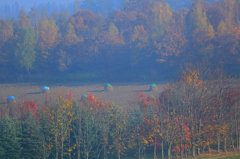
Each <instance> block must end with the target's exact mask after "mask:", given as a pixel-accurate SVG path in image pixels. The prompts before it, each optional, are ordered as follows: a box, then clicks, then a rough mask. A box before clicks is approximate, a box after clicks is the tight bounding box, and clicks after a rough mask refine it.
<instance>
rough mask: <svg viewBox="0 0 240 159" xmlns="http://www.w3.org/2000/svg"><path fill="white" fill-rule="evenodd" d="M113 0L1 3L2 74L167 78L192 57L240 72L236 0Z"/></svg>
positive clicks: (35, 77) (29, 77)
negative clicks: (22, 5) (27, 8)
mask: <svg viewBox="0 0 240 159" xmlns="http://www.w3.org/2000/svg"><path fill="white" fill-rule="evenodd" d="M96 2H99V3H96ZM113 2H115V1H113V0H101V3H100V1H97V0H88V1H83V2H82V1H81V2H80V1H79V0H75V1H74V3H73V4H71V5H70V4H69V5H68V6H71V7H65V8H64V9H63V8H62V9H61V10H60V9H58V8H54V5H53V6H52V7H51V5H44V6H42V7H40V5H39V6H36V7H33V8H31V10H30V11H29V12H26V11H25V10H24V9H23V8H22V9H20V7H19V5H17V3H16V6H15V7H14V6H13V7H12V8H15V10H14V9H10V8H9V9H5V8H6V7H7V5H4V6H1V7H2V9H1V10H2V11H1V13H5V12H4V11H9V12H10V11H11V14H12V16H6V17H5V18H4V19H1V20H0V82H5V81H8V82H10V81H11V80H12V82H20V81H21V82H26V81H38V80H39V81H40V80H54V81H69V80H72V81H74V80H92V79H96V80H109V81H123V80H128V81H129V80H132V81H135V80H155V79H162V80H164V79H165V80H166V79H172V78H174V77H175V76H176V75H177V74H176V72H178V70H179V69H180V68H181V66H182V67H183V66H184V65H187V64H189V63H208V64H210V65H211V66H212V67H216V66H223V67H224V68H225V70H226V71H227V72H228V74H229V75H232V76H236V75H237V73H238V72H237V69H238V68H239V64H240V63H239V62H240V56H239V51H240V47H239V40H240V39H239V35H240V28H239V27H240V17H239V16H240V15H239V12H240V8H239V7H240V1H239V0H222V1H218V0H216V1H210V0H209V1H208V2H207V1H204V0H193V1H185V2H184V3H183V2H182V1H178V0H168V1H167V0H166V1H164V0H128V1H119V2H118V3H113ZM120 2H121V3H120ZM168 2H169V3H168ZM174 2H176V3H174ZM177 2H181V3H177ZM116 4H117V5H116ZM171 5H174V6H173V7H171ZM116 6H117V7H116ZM182 6H184V7H185V8H184V7H182ZM4 7H5V8H4ZM114 8H116V9H114ZM9 79H11V80H9Z"/></svg>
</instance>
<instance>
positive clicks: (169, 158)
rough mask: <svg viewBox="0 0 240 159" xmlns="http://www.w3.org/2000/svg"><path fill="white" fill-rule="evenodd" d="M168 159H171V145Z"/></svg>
mask: <svg viewBox="0 0 240 159" xmlns="http://www.w3.org/2000/svg"><path fill="white" fill-rule="evenodd" d="M168 159H171V145H170V146H169V147H168Z"/></svg>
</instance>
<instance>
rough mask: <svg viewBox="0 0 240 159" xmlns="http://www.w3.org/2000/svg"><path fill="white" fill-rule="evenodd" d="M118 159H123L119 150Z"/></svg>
mask: <svg viewBox="0 0 240 159" xmlns="http://www.w3.org/2000/svg"><path fill="white" fill-rule="evenodd" d="M118 159H121V150H120V149H118Z"/></svg>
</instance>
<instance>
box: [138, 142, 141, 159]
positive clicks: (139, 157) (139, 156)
mask: <svg viewBox="0 0 240 159" xmlns="http://www.w3.org/2000/svg"><path fill="white" fill-rule="evenodd" d="M138 159H141V149H140V145H139V147H138Z"/></svg>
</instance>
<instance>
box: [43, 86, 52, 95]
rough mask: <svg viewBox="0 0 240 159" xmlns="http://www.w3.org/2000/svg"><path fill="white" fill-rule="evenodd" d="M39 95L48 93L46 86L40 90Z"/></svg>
mask: <svg viewBox="0 0 240 159" xmlns="http://www.w3.org/2000/svg"><path fill="white" fill-rule="evenodd" d="M41 93H50V89H49V87H47V86H44V87H43V88H42V90H41Z"/></svg>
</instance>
